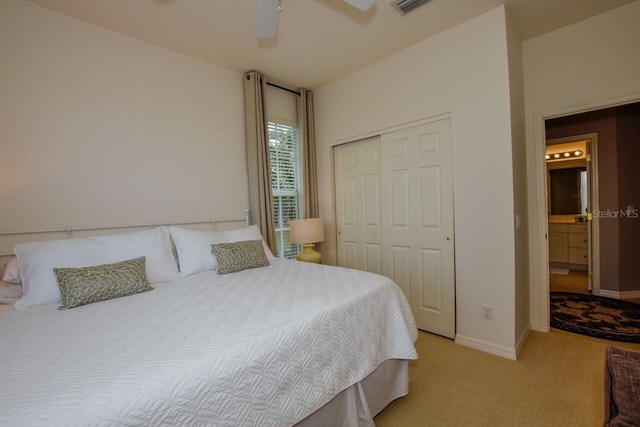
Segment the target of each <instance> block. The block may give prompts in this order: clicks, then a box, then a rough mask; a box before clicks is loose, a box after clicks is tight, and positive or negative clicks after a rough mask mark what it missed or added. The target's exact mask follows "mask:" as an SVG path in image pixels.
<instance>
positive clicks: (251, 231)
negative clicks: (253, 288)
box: [169, 225, 275, 276]
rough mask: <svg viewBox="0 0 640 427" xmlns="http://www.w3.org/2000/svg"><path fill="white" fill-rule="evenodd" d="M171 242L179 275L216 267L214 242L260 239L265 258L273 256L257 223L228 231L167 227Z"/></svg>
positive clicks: (272, 257)
mask: <svg viewBox="0 0 640 427" xmlns="http://www.w3.org/2000/svg"><path fill="white" fill-rule="evenodd" d="M169 231H171V237H172V238H173V243H174V244H175V245H176V250H177V251H178V260H179V263H180V275H181V276H189V275H191V274H195V273H201V272H203V271H212V270H215V269H216V268H218V264H217V262H216V258H215V257H214V256H213V253H212V252H211V245H212V244H214V243H233V242H240V241H243V240H262V246H264V252H265V253H266V255H267V259H269V260H273V259H275V257H274V256H273V254H272V253H271V249H269V247H268V246H267V244H266V243H265V241H264V239H263V238H262V233H260V229H259V228H258V226H257V225H252V226H250V227H246V228H238V229H236V230H228V231H195V230H187V229H185V228H180V227H169Z"/></svg>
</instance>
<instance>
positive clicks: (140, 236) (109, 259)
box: [14, 227, 180, 310]
mask: <svg viewBox="0 0 640 427" xmlns="http://www.w3.org/2000/svg"><path fill="white" fill-rule="evenodd" d="M14 252H15V253H16V255H17V256H18V263H19V265H20V275H21V276H22V285H23V286H24V294H23V295H22V298H20V299H19V300H18V301H16V303H15V304H14V307H15V308H16V309H18V310H21V309H24V308H29V307H33V306H37V305H48V304H60V303H61V302H62V296H61V295H60V287H59V286H58V281H57V279H56V275H55V274H54V272H53V269H54V268H61V267H65V268H82V267H87V266H91V265H102V264H110V263H113V262H119V261H122V260H123V259H134V258H138V257H142V256H143V257H145V259H146V265H145V268H146V272H147V280H148V281H149V283H150V284H154V283H161V282H169V281H171V280H175V279H177V278H178V277H180V274H179V273H178V265H177V264H176V261H175V259H174V258H173V255H172V254H171V240H169V230H168V229H167V228H165V227H158V228H154V229H151V230H145V231H136V232H133V233H124V234H114V235H106V236H95V237H76V238H73V239H60V240H49V241H46V242H33V243H21V244H19V245H17V246H16V247H15V249H14Z"/></svg>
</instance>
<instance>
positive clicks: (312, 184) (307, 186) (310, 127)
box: [297, 89, 320, 218]
mask: <svg viewBox="0 0 640 427" xmlns="http://www.w3.org/2000/svg"><path fill="white" fill-rule="evenodd" d="M299 92H300V96H298V108H297V109H298V128H299V129H300V136H301V137H302V174H303V184H302V185H303V194H304V211H303V216H304V217H305V218H318V217H319V216H320V209H319V208H318V174H317V172H316V137H315V126H314V121H313V92H311V91H310V90H306V89H300V90H299Z"/></svg>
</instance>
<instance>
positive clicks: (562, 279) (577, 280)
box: [549, 270, 640, 304]
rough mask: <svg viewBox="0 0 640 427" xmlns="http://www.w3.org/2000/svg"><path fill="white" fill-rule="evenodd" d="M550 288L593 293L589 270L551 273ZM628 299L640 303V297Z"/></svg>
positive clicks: (553, 290)
mask: <svg viewBox="0 0 640 427" xmlns="http://www.w3.org/2000/svg"><path fill="white" fill-rule="evenodd" d="M549 290H550V291H551V292H575V293H579V294H590V293H591V292H589V290H588V289H587V272H586V271H576V270H570V271H569V274H568V275H564V274H550V275H549ZM627 301H629V302H634V303H636V304H640V298H633V299H628V300H627Z"/></svg>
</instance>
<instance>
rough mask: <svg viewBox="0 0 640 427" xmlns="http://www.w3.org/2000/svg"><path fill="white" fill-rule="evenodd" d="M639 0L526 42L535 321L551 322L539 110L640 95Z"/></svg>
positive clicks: (558, 111)
mask: <svg viewBox="0 0 640 427" xmlns="http://www.w3.org/2000/svg"><path fill="white" fill-rule="evenodd" d="M639 22H640V1H635V2H633V3H630V4H628V5H625V6H622V7H620V8H617V9H614V10H611V11H609V12H606V13H604V14H601V15H598V16H596V17H593V18H590V19H587V20H584V21H582V22H578V23H576V24H574V25H570V26H567V27H565V28H561V29H559V30H556V31H553V32H550V33H547V34H544V35H542V36H539V37H536V38H533V39H531V40H528V41H526V42H525V43H524V44H523V57H524V77H525V101H526V102H525V117H526V132H527V133H526V135H527V162H528V164H527V172H528V173H527V176H528V193H529V199H528V205H529V217H530V218H531V220H530V221H529V226H530V228H529V239H530V273H531V274H530V282H531V285H532V286H531V316H532V328H534V329H537V330H547V329H548V287H547V279H546V278H545V276H544V273H543V271H544V268H545V267H544V264H545V263H546V256H547V255H546V241H545V240H544V233H545V232H546V214H545V207H544V184H541V185H540V186H539V183H540V182H542V181H541V179H543V178H541V175H542V176H543V174H544V162H543V160H542V159H543V157H542V156H543V155H544V118H550V117H554V116H559V115H567V114H573V113H577V112H582V111H586V110H590V109H594V108H601V107H605V106H609V105H612V104H617V103H621V102H627V101H631V100H640V25H638V23H639Z"/></svg>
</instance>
